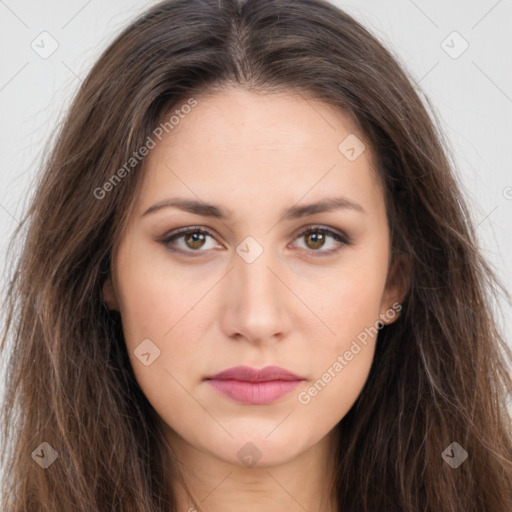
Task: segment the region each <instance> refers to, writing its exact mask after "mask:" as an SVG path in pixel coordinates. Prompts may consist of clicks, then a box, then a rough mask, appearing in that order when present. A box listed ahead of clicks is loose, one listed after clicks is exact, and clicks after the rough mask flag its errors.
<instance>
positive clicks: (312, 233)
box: [297, 227, 352, 256]
mask: <svg viewBox="0 0 512 512" xmlns="http://www.w3.org/2000/svg"><path fill="white" fill-rule="evenodd" d="M297 239H298V240H304V247H302V249H305V250H309V251H310V252H311V253H316V254H314V255H315V256H325V255H327V256H328V255H330V254H333V253H335V252H337V251H338V250H339V249H340V247H341V246H343V245H351V243H352V242H351V240H350V239H349V237H348V236H346V235H341V234H339V233H337V232H335V231H332V230H331V229H327V228H322V227H312V228H309V229H307V230H306V231H303V232H302V233H301V234H300V235H299V236H298V237H297ZM329 240H333V242H331V243H329Z"/></svg>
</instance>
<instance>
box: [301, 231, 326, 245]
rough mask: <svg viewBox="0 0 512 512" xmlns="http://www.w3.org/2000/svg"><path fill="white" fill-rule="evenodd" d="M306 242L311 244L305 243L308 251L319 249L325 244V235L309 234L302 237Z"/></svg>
mask: <svg viewBox="0 0 512 512" xmlns="http://www.w3.org/2000/svg"><path fill="white" fill-rule="evenodd" d="M304 236H305V238H306V240H309V241H310V242H311V243H310V244H309V243H308V242H306V245H307V246H308V248H309V249H320V248H321V247H322V246H323V245H324V243H325V235H324V234H323V233H319V232H318V231H316V232H311V233H307V234H306V235H304Z"/></svg>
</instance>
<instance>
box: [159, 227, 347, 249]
mask: <svg viewBox="0 0 512 512" xmlns="http://www.w3.org/2000/svg"><path fill="white" fill-rule="evenodd" d="M190 233H201V234H204V235H207V236H210V237H212V238H215V237H214V235H213V234H212V233H211V232H210V231H209V230H207V229H204V228H201V227H198V226H190V227H186V228H180V229H177V230H175V231H172V232H171V233H169V234H167V235H165V236H164V237H161V238H160V239H159V240H158V241H159V242H160V243H162V244H163V245H164V246H165V247H167V248H168V249H169V250H171V251H173V252H178V253H180V254H184V255H186V256H189V257H197V256H199V254H200V253H202V252H206V251H204V250H195V251H194V250H193V249H190V250H186V251H185V250H183V249H177V248H176V247H173V246H172V242H174V241H175V240H177V239H178V238H181V237H183V236H185V235H187V234H190ZM311 233H321V234H323V235H328V236H331V237H332V238H334V239H335V240H336V241H337V242H339V243H340V244H341V246H340V247H338V248H335V249H331V250H329V251H322V250H321V249H316V250H315V249H305V250H306V251H308V250H309V251H310V252H312V253H317V254H315V255H314V256H315V257H318V256H320V257H321V256H329V255H331V254H334V253H336V252H338V251H339V250H340V249H341V247H342V246H344V245H352V244H353V242H352V240H351V239H350V237H349V236H347V235H346V234H340V233H337V232H336V231H333V230H331V229H328V228H325V227H322V226H312V227H309V228H307V229H306V230H304V231H302V232H301V233H299V234H298V235H297V237H296V238H295V240H297V239H299V238H301V237H304V236H306V235H309V234H311Z"/></svg>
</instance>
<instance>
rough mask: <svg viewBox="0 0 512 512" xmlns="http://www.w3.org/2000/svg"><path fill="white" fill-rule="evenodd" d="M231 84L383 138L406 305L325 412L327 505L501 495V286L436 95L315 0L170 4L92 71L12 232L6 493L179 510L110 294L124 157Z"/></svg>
mask: <svg viewBox="0 0 512 512" xmlns="http://www.w3.org/2000/svg"><path fill="white" fill-rule="evenodd" d="M229 84H237V85H239V86H242V87H245V88H248V89H251V90H263V89H265V90H266V91H267V92H272V91H287V90H288V91H295V92H298V93H299V94H302V95H304V96H305V97H306V96H309V97H312V98H316V99H319V100H323V101H324V102H326V103H327V104H329V105H332V106H334V107H341V108H342V109H343V110H344V111H345V112H347V113H348V114H349V115H351V116H352V117H353V119H354V120H355V122H356V123H357V125H358V126H359V127H360V129H361V132H362V133H363V134H364V135H365V136H366V138H367V140H368V141H369V142H370V145H371V147H372V149H373V150H374V153H375V155H376V159H375V160H376V161H375V168H376V170H377V171H378V173H379V176H380V177H381V181H382V184H383V189H384V194H385V199H386V206H387V212H388V221H389V226H390V232H391V242H392V248H393V254H392V261H395V258H397V257H398V256H399V255H401V257H402V258H406V259H407V261H408V265H407V268H408V279H409V290H408V294H407V297H406V299H405V301H404V302H403V305H402V306H403V309H402V314H401V316H400V318H399V319H398V320H397V321H396V322H394V323H393V324H391V325H389V326H386V327H383V328H382V329H381V330H380V333H379V337H378V342H377V348H376V352H375V357H374V361H373V364H372V368H371V371H370V375H369V378H368V380H367V382H366V385H365V387H364V389H363V391H362V393H361V395H360V396H359V398H358V399H357V401H356V403H355V404H354V405H353V407H352V408H351V409H350V411H349V412H348V414H347V415H346V416H345V417H344V418H343V419H342V420H341V421H340V423H339V424H338V425H337V426H336V429H337V431H338V433H339V447H338V453H337V468H336V473H335V490H334V492H335V493H336V496H337V500H338V504H339V510H340V511H343V512H356V511H357V512H376V511H379V512H383V511H386V512H393V511H397V512H398V511H401V512H405V511H407V512H413V511H436V512H456V511H464V512H482V511H484V510H492V511H493V512H510V510H512V462H511V459H512V440H511V418H510V412H509V411H508V410H507V408H506V403H507V400H508V398H509V395H510V392H511V391H512V381H511V375H510V373H509V367H508V363H510V361H512V356H511V353H510V349H509V348H508V347H507V345H506V343H505V342H504V340H503V339H502V337H501V336H500V333H499V330H498V329H497V327H496V321H495V319H494V316H493V304H494V302H493V301H494V299H495V298H496V296H497V292H499V290H501V288H500V285H499V283H498V281H497V280H496V278H495V276H494V274H493V272H492V270H491V269H490V268H489V266H488V264H487V263H486V262H485V260H484V259H483V258H482V256H481V255H480V253H479V251H478V248H477V243H476V237H475V231H474V227H473V223H472V220H471V217H470V214H469V210H468V208H467V206H466V199H465V197H464V194H463V192H462V191H461V187H460V185H459V183H458V181H457V178H456V176H455V174H454V172H453V168H454V166H453V163H452V162H451V160H450V156H449V151H448V149H447V148H446V145H445V143H444V142H442V134H441V130H440V129H439V128H438V125H439V123H438V122H437V121H435V119H436V117H435V115H434V114H433V111H431V112H430V115H429V113H428V112H427V110H426V108H425V106H424V103H423V102H422V100H421V99H420V96H419V94H418V93H417V92H416V90H415V87H414V86H413V85H412V80H411V78H410V77H409V76H408V75H407V74H406V72H405V71H404V70H402V69H401V67H400V65H399V64H398V63H397V60H396V58H395V57H393V55H392V54H391V52H390V51H389V50H387V49H385V48H384V47H383V46H382V45H381V44H380V43H379V42H378V41H377V40H376V39H375V38H374V36H372V35H371V34H370V33H369V32H368V31H367V30H366V29H365V28H363V27H362V26H361V25H360V24H359V23H357V22H356V21H355V20H354V19H352V18H351V17H350V16H348V15H347V14H345V13H343V12H342V11H341V10H339V9H338V8H336V7H335V6H333V5H331V4H329V3H328V2H326V1H323V0H275V1H269V0H247V1H237V0H168V1H164V2H162V3H160V4H158V5H156V6H155V7H152V8H151V9H150V10H149V11H147V12H146V13H144V14H143V15H142V16H140V17H139V18H138V19H137V20H135V21H134V22H133V23H132V24H131V25H130V26H129V27H128V28H127V29H125V30H124V32H123V33H121V34H120V35H119V36H118V37H117V38H116V40H115V41H114V42H113V43H112V44H111V45H110V46H109V47H108V48H107V50H106V51H105V52H104V53H103V54H102V55H101V57H100V58H99V60H98V62H97V63H96V65H95V66H94V67H93V69H92V70H91V72H90V73H89V74H88V76H87V78H86V79H85V80H84V82H83V84H82V86H81V88H80V90H79V92H78V94H77V95H76V98H75V99H74V102H73V104H72V106H71V108H70V109H69V112H68V114H67V117H66V119H65V120H64V122H63V124H62V126H61V127H60V131H59V132H58V136H57V138H56V142H55V144H54V146H53V148H52V150H51V152H49V154H48V156H47V158H46V159H45V162H44V172H43V173H42V174H41V175H40V179H39V182H38V184H37V189H36V192H35V195H34V197H33V199H32V202H31V205H30V208H29V209H28V211H27V213H26V215H25V217H24V219H23V222H22V224H21V226H20V228H19V229H18V230H17V236H18V237H19V236H21V235H23V245H22V252H21V255H20V256H19V258H18V260H17V264H16V267H15V269H14V271H13V272H12V277H11V279H10V282H9V286H8V290H7V299H6V305H7V307H6V315H5V316H6V322H5V325H6V328H5V334H4V336H3V338H2V345H1V349H2V351H3V352H4V353H6V356H5V357H8V359H6V363H7V370H8V371H7V380H6V392H5V399H4V402H3V409H2V435H3V440H4V446H3V449H2V463H3V464H2V469H3V483H4V486H3V502H2V507H1V508H2V510H4V511H9V512H21V511H30V512H34V511H52V512H55V511H57V510H59V511H60V510H77V511H78V510H80V511H84V512H85V511H87V512H98V511H105V512H106V511H109V512H111V511H123V512H135V511H137V512H142V511H144V512H150V511H151V512H157V511H162V512H163V511H169V510H176V503H175V498H174V496H173V495H172V492H171V489H169V486H168V485H166V481H167V482H168V479H169V475H174V476H176V477H177V475H176V471H175V469H176V468H175V465H174V464H173V459H172V453H170V451H169V446H168V445H167V444H166V443H164V441H163V439H162V437H163V436H162V435H161V434H162V433H161V432H160V431H159V427H158V421H157V414H156V412H155V411H154V409H153V408H152V407H151V405H150V404H149V402H148V401H147V399H146V398H145V396H144V395H143V393H142V391H141V390H140V388H139V386H138V385H137V383H136V381H135V378H134V374H133V371H132V369H131V366H130V363H129V359H128V355H127V353H126V348H125V345H124V340H123V334H122V329H121V319H120V317H119V315H118V314H117V313H115V312H110V311H109V310H108V309H107V308H106V307H105V305H104V303H103V302H102V293H101V290H102V285H103V282H104V280H105V279H106V278H107V276H108V275H109V271H110V255H111V251H112V247H113V246H114V244H115V242H116V240H117V239H118V236H119V234H120V232H121V229H122V227H123V224H124V222H125V221H126V218H127V214H128V212H129V209H130V207H131V205H132V204H133V198H134V197H135V195H136V191H137V190H138V189H137V184H138V183H139V182H140V178H141V166H142V160H140V161H138V159H137V161H133V160H130V159H131V158H135V157H134V156H133V155H134V153H137V152H138V151H139V150H140V148H141V147H143V146H145V145H148V143H149V139H148V137H152V138H153V139H154V137H155V129H156V128H157V127H158V126H159V123H160V122H161V121H162V119H163V116H164V115H165V114H166V115H168V114H169V112H171V111H172V110H173V109H178V108H180V107H181V105H184V104H186V103H187V102H190V100H191V99H198V98H200V96H201V94H207V93H211V92H213V91H218V90H221V89H222V86H225V85H229ZM426 101H428V100H426ZM168 129H169V127H168ZM157 133H158V132H157ZM137 154H139V153H137ZM127 162H131V163H130V164H129V165H128V166H127ZM123 168H124V172H123V171H120V169H123ZM25 230H26V231H25ZM404 268H405V267H404ZM453 442H457V443H458V445H460V447H461V448H462V449H464V450H465V452H467V454H468V457H467V459H466V460H465V461H464V462H463V463H462V464H460V465H459V466H458V467H457V468H454V467H451V465H450V464H448V463H447V461H446V457H444V458H443V456H442V454H443V453H445V450H446V449H448V453H451V454H452V455H453V452H450V451H449V450H450V446H451V449H452V450H453V446H454V445H452V444H451V443H453ZM41 443H48V445H50V447H51V448H53V449H54V450H55V451H56V453H57V455H58V458H57V460H56V461H55V462H54V463H53V464H51V465H50V466H49V467H47V468H46V469H43V468H42V467H40V464H37V463H36V458H37V456H38V454H39V452H37V450H39V451H41V450H43V452H44V450H47V452H46V453H53V452H51V450H50V448H49V447H48V446H47V445H41ZM456 449H457V450H459V448H456ZM34 451H36V453H35V454H34ZM43 452H41V454H42V453H43ZM40 456H41V455H40Z"/></svg>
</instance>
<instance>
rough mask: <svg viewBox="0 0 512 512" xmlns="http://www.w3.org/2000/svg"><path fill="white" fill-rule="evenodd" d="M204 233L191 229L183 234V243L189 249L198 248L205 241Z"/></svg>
mask: <svg viewBox="0 0 512 512" xmlns="http://www.w3.org/2000/svg"><path fill="white" fill-rule="evenodd" d="M205 238H206V237H205V234H204V233H201V232H199V231H193V232H190V233H188V234H186V235H185V236H184V240H185V243H186V244H187V246H188V247H190V249H200V248H201V247H202V246H203V245H204V242H205Z"/></svg>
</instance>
